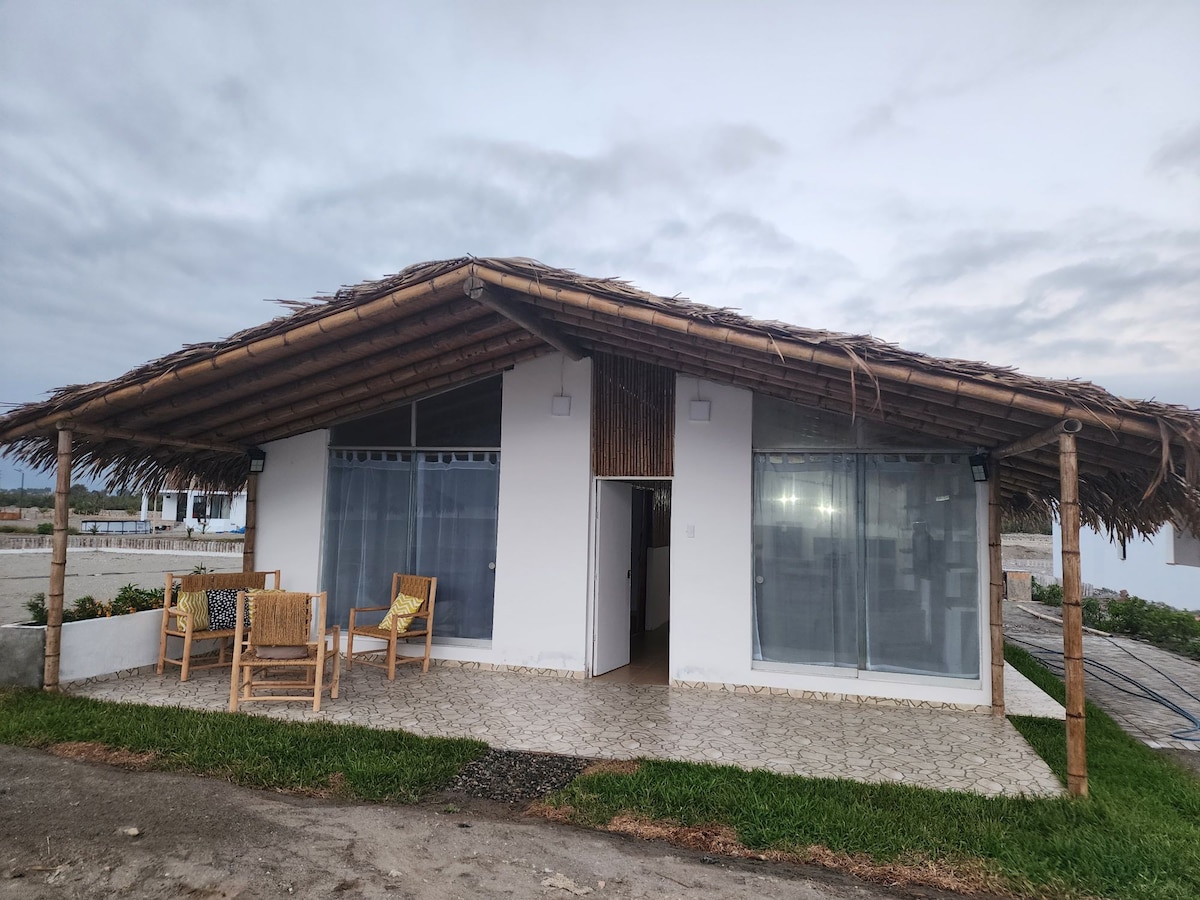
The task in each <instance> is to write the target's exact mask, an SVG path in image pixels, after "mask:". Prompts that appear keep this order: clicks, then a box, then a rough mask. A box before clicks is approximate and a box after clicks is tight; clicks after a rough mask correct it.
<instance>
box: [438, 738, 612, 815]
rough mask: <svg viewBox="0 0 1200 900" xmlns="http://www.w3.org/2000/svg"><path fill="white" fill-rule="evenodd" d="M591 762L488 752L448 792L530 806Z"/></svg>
mask: <svg viewBox="0 0 1200 900" xmlns="http://www.w3.org/2000/svg"><path fill="white" fill-rule="evenodd" d="M591 762H592V761H591V760H588V759H580V758H578V757H570V756H554V755H552V754H549V753H519V752H515V751H512V750H489V751H488V752H487V753H485V754H484V755H483V756H481V757H480V758H479V759H477V760H475V762H473V763H470V764H469V765H467V766H466V767H464V768H463V770H462V771H461V772H459V773H458V777H457V778H456V779H455V780H454V782H453V783H452V784H451V785H450V786H449V791H450V792H451V793H461V794H466V795H468V796H470V797H479V798H481V799H484V800H495V801H497V802H499V803H527V802H528V801H530V800H536V799H538V798H539V797H544V796H545V795H546V794H549V793H550V792H551V791H557V790H559V789H560V788H564V787H566V786H567V785H568V784H570V783H571V781H572V780H573V779H574V778H575V777H576V776H577V775H579V773H580V772H582V771H583V770H584V769H586V768H587V767H588V765H589V764H590V763H591Z"/></svg>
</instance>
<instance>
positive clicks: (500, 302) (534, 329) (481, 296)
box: [463, 275, 587, 362]
mask: <svg viewBox="0 0 1200 900" xmlns="http://www.w3.org/2000/svg"><path fill="white" fill-rule="evenodd" d="M463 293H464V294H466V295H467V296H468V297H470V298H471V299H472V300H477V301H478V302H479V303H482V304H483V305H484V306H486V307H488V308H489V309H493V310H495V311H496V312H498V313H500V315H502V316H504V317H505V318H507V319H511V320H512V321H513V322H515V323H516V324H517V325H520V326H521V327H522V328H524V329H525V330H526V331H528V332H529V333H530V334H533V335H536V336H537V337H540V338H541V339H542V340H543V341H545V342H546V343H547V344H549V345H550V346H551V347H553V348H554V349H555V350H557V351H558V352H559V353H562V354H563V355H564V356H566V357H567V358H568V359H570V360H571V361H572V362H579V360H581V359H583V358H584V356H586V355H587V353H586V351H584V349H583V348H582V347H580V346H579V345H578V344H577V343H575V341H574V340H572V339H571V338H570V337H569V336H567V335H566V334H563V333H562V332H561V331H559V330H558V329H557V328H556V327H554V325H553V324H551V323H550V322H548V321H546V320H545V319H543V318H542V317H541V316H539V315H538V314H537V313H535V312H533V311H532V310H526V309H522V308H521V307H522V304H521V303H520V302H519V301H515V300H510V299H508V298H505V297H501V296H499V294H498V293H497V291H496V290H495V289H494V288H488V287H486V286H485V285H484V283H483V282H482V281H481V280H480V279H479V278H478V277H477V276H475V275H472V276H471V277H470V278H468V279H467V280H466V281H464V282H463Z"/></svg>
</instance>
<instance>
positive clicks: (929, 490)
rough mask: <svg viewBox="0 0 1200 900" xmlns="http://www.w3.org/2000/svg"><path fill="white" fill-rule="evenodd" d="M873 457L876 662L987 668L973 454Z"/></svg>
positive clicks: (909, 667) (869, 600)
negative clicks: (982, 653)
mask: <svg viewBox="0 0 1200 900" xmlns="http://www.w3.org/2000/svg"><path fill="white" fill-rule="evenodd" d="M863 459H864V464H865V467H866V475H865V486H866V523H865V524H866V548H865V549H866V572H867V578H866V627H867V641H866V649H867V668H868V669H871V670H874V671H883V672H907V673H914V674H925V675H950V676H955V677H962V678H978V677H979V571H978V564H977V557H976V539H977V535H976V520H975V510H976V488H975V483H974V482H973V481H972V479H971V471H970V468H969V466H968V465H967V461H966V457H965V456H962V455H959V454H880V455H874V456H866V457H864V458H863Z"/></svg>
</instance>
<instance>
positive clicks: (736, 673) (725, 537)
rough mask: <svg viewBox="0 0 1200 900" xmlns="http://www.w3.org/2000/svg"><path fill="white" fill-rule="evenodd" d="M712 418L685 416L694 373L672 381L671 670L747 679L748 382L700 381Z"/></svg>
mask: <svg viewBox="0 0 1200 900" xmlns="http://www.w3.org/2000/svg"><path fill="white" fill-rule="evenodd" d="M699 393H700V397H701V398H702V399H704V400H709V401H711V404H712V405H711V407H710V408H711V416H712V419H711V421H708V422H690V421H688V407H689V404H690V402H691V401H692V400H694V399H696V396H697V392H696V379H695V378H685V377H682V376H681V377H679V378H678V379H677V380H676V383H675V477H674V479H673V480H672V484H671V649H670V663H669V665H670V675H671V678H672V679H675V680H679V681H715V682H722V683H729V684H754V683H755V681H754V677H755V673H753V672H751V671H750V654H751V635H750V622H751V618H750V607H751V602H752V590H751V579H752V577H753V567H752V561H751V549H752V544H751V511H752V510H751V494H750V490H751V477H750V476H751V448H750V421H751V412H752V409H753V400H754V397H753V395H752V394H751V392H750V391H746V390H742V389H740V388H733V387H724V386H721V385H716V384H713V383H712V382H708V381H704V382H701V386H700V392H699Z"/></svg>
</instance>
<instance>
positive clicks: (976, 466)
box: [967, 453, 988, 481]
mask: <svg viewBox="0 0 1200 900" xmlns="http://www.w3.org/2000/svg"><path fill="white" fill-rule="evenodd" d="M967 462H969V463H970V464H971V478H972V479H974V480H975V481H987V480H988V455H987V454H986V453H975V454H972V455H971V457H970V458H969V459H968V460H967Z"/></svg>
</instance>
